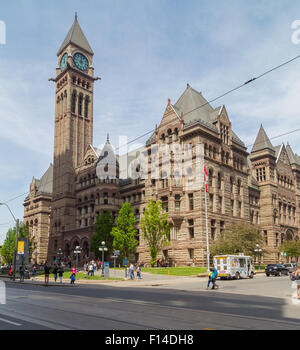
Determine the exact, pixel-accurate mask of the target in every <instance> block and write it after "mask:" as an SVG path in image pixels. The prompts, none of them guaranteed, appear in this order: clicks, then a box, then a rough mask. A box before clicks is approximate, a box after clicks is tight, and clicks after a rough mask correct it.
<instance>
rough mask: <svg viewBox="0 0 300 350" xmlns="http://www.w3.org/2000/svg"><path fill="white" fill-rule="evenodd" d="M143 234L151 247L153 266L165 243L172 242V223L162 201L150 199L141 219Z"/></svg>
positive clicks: (151, 262)
mask: <svg viewBox="0 0 300 350" xmlns="http://www.w3.org/2000/svg"><path fill="white" fill-rule="evenodd" d="M141 228H142V231H143V236H144V238H145V241H146V243H147V245H148V247H149V249H150V257H151V260H150V264H151V266H152V267H153V266H154V264H155V262H156V258H157V255H158V253H159V252H160V251H161V250H162V248H163V247H164V246H165V245H168V244H170V242H169V239H168V238H169V235H170V224H169V223H168V213H163V211H162V204H161V202H160V201H157V202H155V201H154V200H152V199H150V200H149V201H148V204H147V207H146V208H145V213H144V216H143V217H142V219H141Z"/></svg>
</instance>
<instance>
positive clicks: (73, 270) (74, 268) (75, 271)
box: [72, 267, 77, 276]
mask: <svg viewBox="0 0 300 350" xmlns="http://www.w3.org/2000/svg"><path fill="white" fill-rule="evenodd" d="M76 273H77V269H76V267H73V268H72V274H74V275H75V276H76Z"/></svg>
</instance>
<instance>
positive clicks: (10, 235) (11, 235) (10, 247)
mask: <svg viewBox="0 0 300 350" xmlns="http://www.w3.org/2000/svg"><path fill="white" fill-rule="evenodd" d="M16 231H17V229H16V227H13V228H10V229H9V230H8V231H7V233H6V237H5V240H4V243H3V246H2V249H1V253H0V254H1V256H2V257H3V260H4V262H5V263H6V264H12V263H13V260H14V251H15V239H16ZM18 238H19V239H20V238H26V239H27V241H28V250H29V261H30V260H31V256H32V246H33V244H32V239H31V237H30V234H29V226H28V225H24V223H23V222H22V221H21V222H20V223H19V234H18Z"/></svg>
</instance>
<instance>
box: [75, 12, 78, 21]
mask: <svg viewBox="0 0 300 350" xmlns="http://www.w3.org/2000/svg"><path fill="white" fill-rule="evenodd" d="M77 19H78V15H77V12H75V21H77Z"/></svg>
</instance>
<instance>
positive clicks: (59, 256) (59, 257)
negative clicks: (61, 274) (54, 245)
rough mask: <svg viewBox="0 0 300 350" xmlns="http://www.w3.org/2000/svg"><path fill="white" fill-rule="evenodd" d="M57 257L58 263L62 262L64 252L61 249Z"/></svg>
mask: <svg viewBox="0 0 300 350" xmlns="http://www.w3.org/2000/svg"><path fill="white" fill-rule="evenodd" d="M57 255H58V261H59V262H61V257H62V255H63V251H62V249H61V248H59V249H58V252H57Z"/></svg>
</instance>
